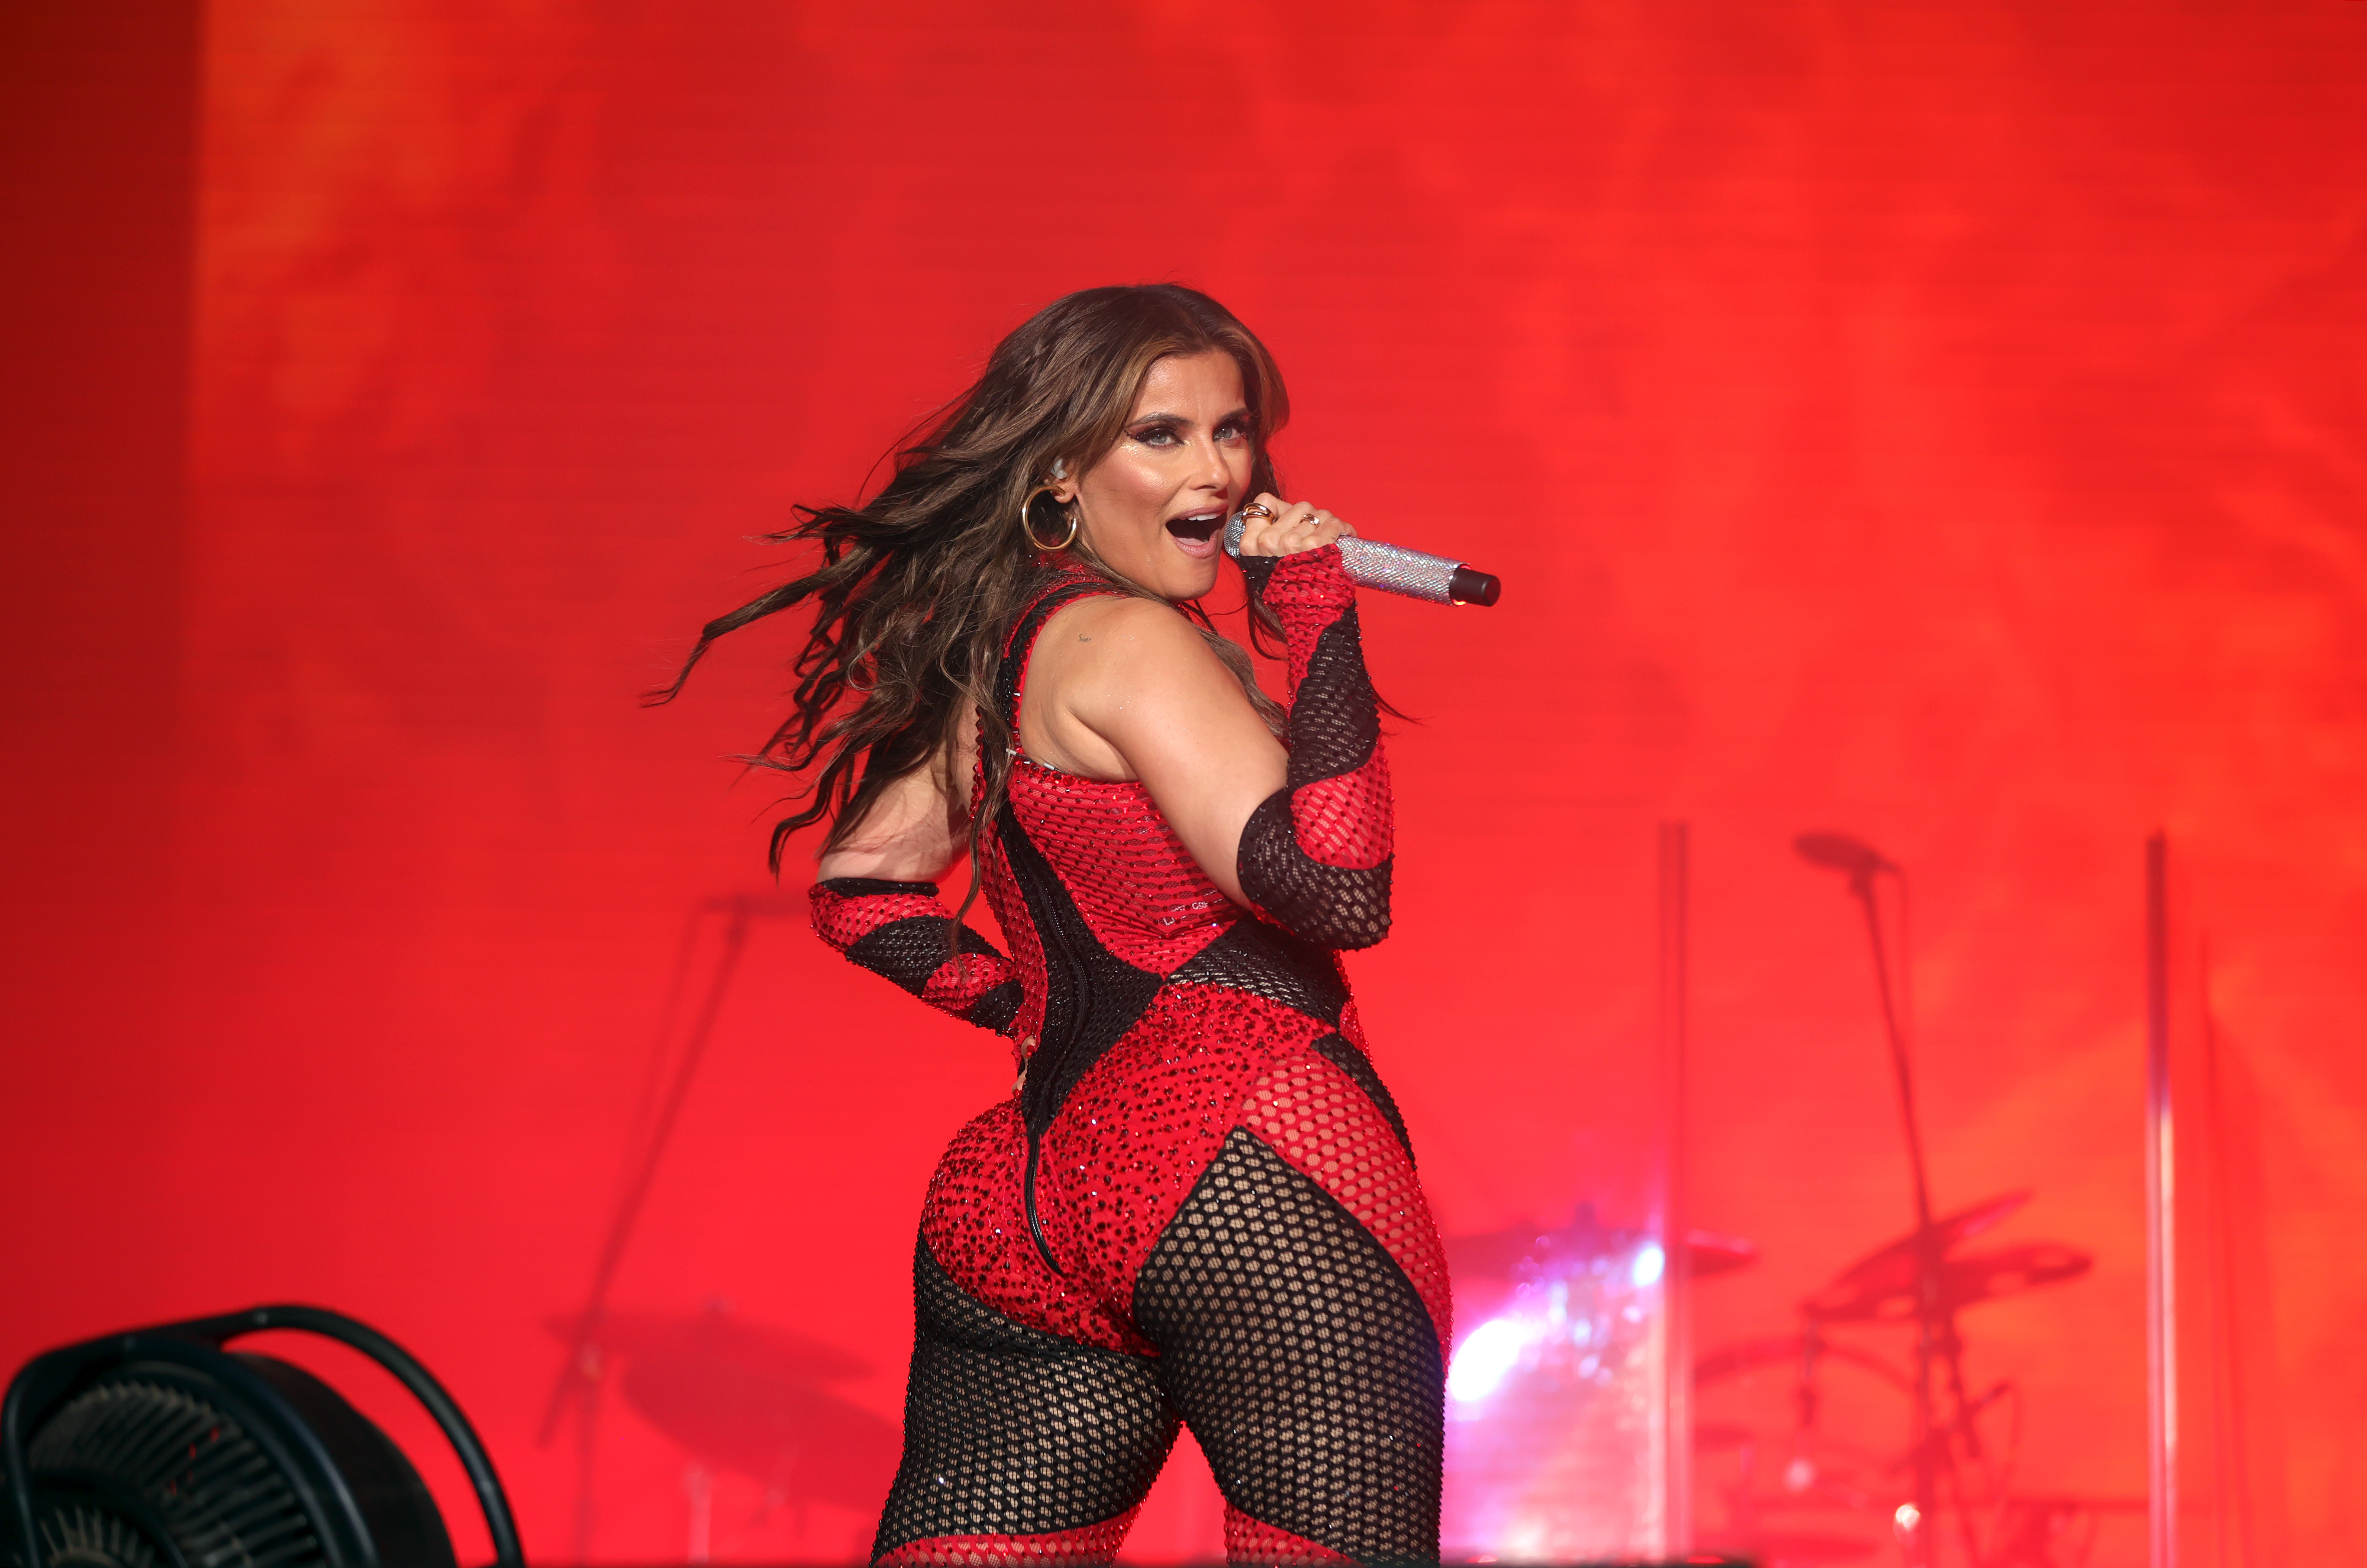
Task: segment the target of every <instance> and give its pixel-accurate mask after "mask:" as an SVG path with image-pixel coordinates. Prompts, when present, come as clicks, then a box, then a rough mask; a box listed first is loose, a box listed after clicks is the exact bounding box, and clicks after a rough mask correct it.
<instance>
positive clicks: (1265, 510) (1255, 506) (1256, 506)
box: [1241, 501, 1274, 518]
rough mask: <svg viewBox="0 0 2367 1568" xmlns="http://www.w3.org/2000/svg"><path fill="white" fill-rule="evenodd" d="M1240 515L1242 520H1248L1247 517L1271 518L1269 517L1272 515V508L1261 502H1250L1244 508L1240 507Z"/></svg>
mask: <svg viewBox="0 0 2367 1568" xmlns="http://www.w3.org/2000/svg"><path fill="white" fill-rule="evenodd" d="M1241 515H1242V516H1243V517H1244V518H1249V517H1266V518H1271V517H1272V516H1273V515H1274V508H1273V507H1271V506H1268V505H1267V504H1266V503H1265V502H1263V501H1252V502H1250V503H1249V504H1248V505H1247V506H1244V507H1242V508H1241Z"/></svg>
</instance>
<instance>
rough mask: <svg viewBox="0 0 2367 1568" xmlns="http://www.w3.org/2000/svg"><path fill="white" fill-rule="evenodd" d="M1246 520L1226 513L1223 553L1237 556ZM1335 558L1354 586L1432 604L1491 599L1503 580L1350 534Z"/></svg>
mask: <svg viewBox="0 0 2367 1568" xmlns="http://www.w3.org/2000/svg"><path fill="white" fill-rule="evenodd" d="M1247 526H1248V525H1247V524H1246V523H1244V522H1243V521H1242V519H1241V514H1240V513H1238V512H1236V513H1233V514H1232V515H1231V516H1230V517H1228V518H1226V519H1225V553H1226V554H1227V555H1229V556H1230V557H1232V558H1234V559H1235V560H1239V559H1240V558H1241V530H1242V529H1243V528H1245V527H1247ZM1340 564H1341V565H1342V566H1343V567H1345V568H1346V569H1347V571H1348V581H1351V582H1353V583H1354V584H1355V585H1356V586H1357V587H1359V588H1377V589H1379V590H1380V591H1381V592H1384V593H1402V594H1404V595H1405V596H1406V597H1407V598H1409V599H1427V600H1429V601H1430V602H1431V603H1432V604H1494V603H1495V602H1496V601H1497V599H1498V598H1499V597H1500V596H1501V594H1502V593H1503V592H1504V583H1503V580H1502V579H1501V578H1499V577H1497V576H1496V575H1495V574H1494V573H1493V572H1487V571H1478V570H1474V569H1472V568H1470V567H1467V566H1466V565H1464V564H1463V563H1462V562H1461V561H1459V560H1449V559H1447V558H1445V557H1444V556H1433V555H1428V554H1425V553H1423V552H1422V551H1421V550H1410V549H1407V548H1406V547H1404V546H1403V545H1384V544H1382V543H1381V542H1380V541H1379V540H1377V539H1360V538H1357V537H1356V536H1354V535H1353V534H1348V535H1342V536H1341V539H1340Z"/></svg>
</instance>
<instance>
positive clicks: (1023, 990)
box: [972, 802, 1044, 1066]
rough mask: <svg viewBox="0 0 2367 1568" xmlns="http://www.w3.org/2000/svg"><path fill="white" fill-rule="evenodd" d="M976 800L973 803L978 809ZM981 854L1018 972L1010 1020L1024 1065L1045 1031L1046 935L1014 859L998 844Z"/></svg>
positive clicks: (983, 882) (991, 902) (982, 877)
mask: <svg viewBox="0 0 2367 1568" xmlns="http://www.w3.org/2000/svg"><path fill="white" fill-rule="evenodd" d="M975 807H976V803H975V802H973V803H972V808H973V809H975ZM979 858H980V860H981V861H983V862H984V864H983V865H981V866H980V868H979V885H980V888H981V890H982V893H983V896H984V897H985V899H986V907H987V908H990V909H991V910H993V911H994V923H995V924H996V925H998V926H1001V927H1002V940H1003V944H1004V946H1005V948H1006V949H1007V950H1008V951H1009V953H1010V954H1011V966H1012V968H1013V969H1014V970H1016V971H1017V972H1018V975H1019V989H1020V994H1021V996H1022V997H1023V998H1024V999H1023V1000H1022V1001H1021V1002H1020V1004H1019V1016H1018V1017H1017V1018H1014V1019H1013V1020H1012V1021H1011V1029H1010V1034H1011V1041H1012V1051H1013V1053H1014V1057H1015V1059H1016V1060H1017V1061H1018V1063H1019V1065H1020V1066H1026V1064H1027V1057H1028V1054H1029V1053H1030V1052H1032V1051H1034V1050H1035V1049H1036V1036H1037V1035H1039V1034H1041V1033H1042V1032H1044V938H1043V935H1042V934H1041V933H1040V932H1038V931H1036V922H1035V921H1034V920H1033V919H1030V918H1029V917H1028V914H1027V900H1026V899H1025V897H1022V896H1021V894H1020V891H1019V883H1018V880H1017V879H1016V878H1015V877H1014V876H1013V875H1012V874H1011V862H1010V860H1009V859H1008V858H1007V857H1006V856H1005V855H1004V854H1003V852H1002V848H1001V847H1000V846H999V845H994V844H990V843H983V842H982V843H980V846H979Z"/></svg>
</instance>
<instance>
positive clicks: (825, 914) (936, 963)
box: [806, 876, 1019, 1034]
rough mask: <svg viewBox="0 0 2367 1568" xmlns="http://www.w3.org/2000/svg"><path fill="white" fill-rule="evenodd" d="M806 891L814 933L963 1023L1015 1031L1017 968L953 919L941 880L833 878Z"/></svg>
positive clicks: (1017, 1002)
mask: <svg viewBox="0 0 2367 1568" xmlns="http://www.w3.org/2000/svg"><path fill="white" fill-rule="evenodd" d="M806 897H807V898H808V899H809V900H810V902H811V904H812V906H813V925H814V931H816V932H817V933H818V934H819V935H820V936H821V939H822V941H824V942H828V943H830V944H831V946H832V947H834V948H836V949H838V950H839V952H841V953H844V954H845V955H846V956H847V958H848V959H849V960H850V961H852V962H854V963H855V964H861V965H862V966H863V967H864V968H866V969H868V970H870V971H871V972H872V973H873V974H875V975H884V976H887V977H888V978H889V979H890V980H893V981H894V982H896V984H897V985H899V986H901V987H903V988H904V989H905V990H907V991H910V992H911V993H912V995H914V996H916V997H918V998H921V999H922V1000H923V1001H924V1002H926V1003H928V1004H929V1005H930V1006H931V1007H934V1008H938V1009H941V1010H944V1011H946V1012H949V1013H951V1014H953V1015H954V1016H955V1017H956V1018H958V1019H960V1020H962V1021H964V1022H967V1023H975V1024H977V1025H978V1026H979V1027H980V1029H991V1030H993V1031H994V1032H996V1033H997V1034H1002V1033H1007V1032H1009V1031H1010V1028H1011V1021H1012V1020H1013V1019H1014V1018H1016V1017H1017V1016H1018V1014H1019V977H1018V971H1017V970H1015V969H1014V968H1013V967H1012V964H1011V960H1009V959H1008V958H1005V957H1004V956H1003V955H1002V953H997V952H996V951H995V950H994V944H993V943H992V942H989V941H987V940H986V938H984V937H982V936H980V935H979V934H978V932H976V931H972V930H970V929H969V927H968V926H966V925H961V924H958V923H957V922H956V921H955V919H954V918H953V913H952V911H950V910H948V909H947V908H946V907H945V905H944V904H943V903H942V902H941V901H940V900H939V899H938V897H937V889H936V885H935V884H934V883H928V882H878V881H874V880H872V879H871V878H869V877H863V876H834V877H832V878H831V879H830V880H829V881H828V882H818V883H816V884H814V886H812V887H811V888H810V890H808V892H807V894H806ZM948 933H950V935H951V936H952V939H953V941H952V942H950V943H949V942H947V941H946V938H947V935H948ZM956 944H958V945H956Z"/></svg>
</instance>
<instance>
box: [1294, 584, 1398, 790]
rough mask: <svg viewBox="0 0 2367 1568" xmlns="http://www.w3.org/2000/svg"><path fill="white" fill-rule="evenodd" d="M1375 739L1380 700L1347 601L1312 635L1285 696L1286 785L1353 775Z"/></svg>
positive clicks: (1379, 735) (1352, 613) (1377, 731)
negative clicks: (1301, 668) (1302, 669)
mask: <svg viewBox="0 0 2367 1568" xmlns="http://www.w3.org/2000/svg"><path fill="white" fill-rule="evenodd" d="M1380 739H1381V710H1380V700H1379V699H1378V698H1377V697H1376V696H1375V695H1374V694H1373V680H1372V677H1371V676H1370V675H1368V674H1366V673H1365V638H1364V634H1363V633H1362V632H1361V631H1360V630H1359V629H1358V627H1357V622H1356V611H1355V607H1354V606H1353V605H1351V606H1349V607H1348V608H1347V609H1345V610H1342V611H1341V612H1340V618H1339V619H1338V620H1336V621H1333V622H1332V623H1331V625H1330V626H1325V627H1324V628H1323V634H1322V635H1321V636H1320V637H1317V638H1316V639H1315V653H1314V656H1313V657H1312V658H1310V659H1308V661H1307V673H1306V675H1305V676H1304V677H1302V678H1301V679H1300V681H1299V682H1298V689H1297V691H1295V692H1293V693H1292V694H1290V786H1291V788H1293V789H1297V787H1298V786H1299V785H1300V784H1312V783H1314V782H1315V781H1316V780H1317V779H1328V778H1335V777H1337V776H1338V775H1340V774H1342V773H1354V772H1355V771H1356V770H1357V769H1358V768H1361V767H1363V766H1364V765H1365V761H1367V760H1368V759H1369V758H1370V757H1371V756H1372V754H1373V748H1374V747H1375V746H1376V745H1377V744H1378V743H1379V741H1380Z"/></svg>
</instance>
